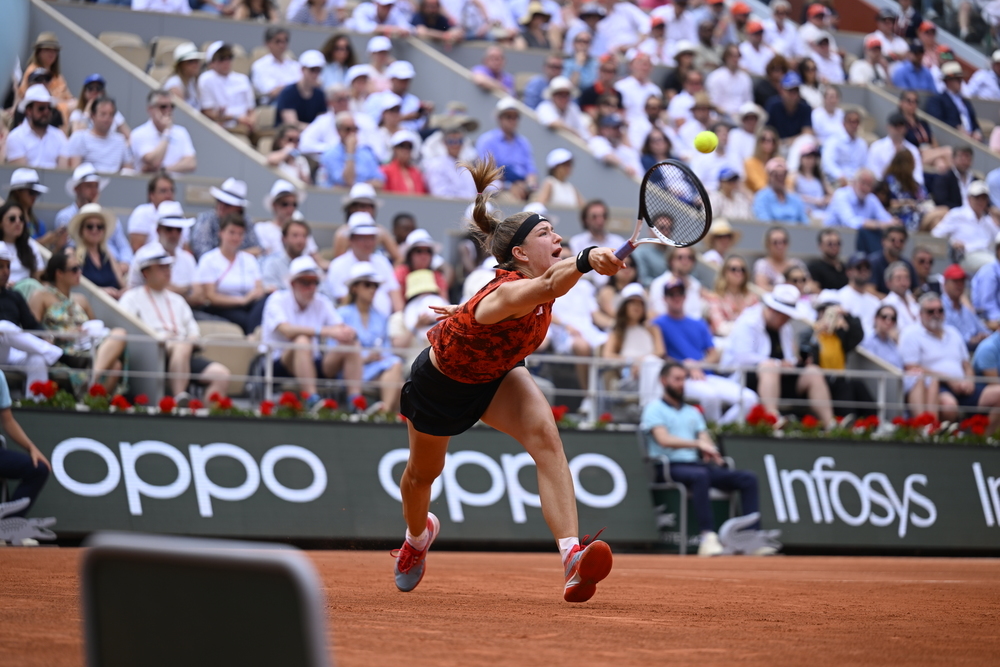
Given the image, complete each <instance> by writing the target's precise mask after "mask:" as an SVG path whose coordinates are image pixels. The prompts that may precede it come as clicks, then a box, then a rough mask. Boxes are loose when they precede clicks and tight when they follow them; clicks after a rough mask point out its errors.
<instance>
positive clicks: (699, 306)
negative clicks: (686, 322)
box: [649, 271, 705, 320]
mask: <svg viewBox="0 0 1000 667" xmlns="http://www.w3.org/2000/svg"><path fill="white" fill-rule="evenodd" d="M673 279H674V274H673V273H671V272H670V271H666V272H664V273H661V274H660V275H659V276H657V277H656V278H653V282H651V283H649V319H653V318H656V317H659V316H660V315H666V314H667V300H666V297H664V296H663V287H664V285H666V284H667V283H668V282H670V281H671V280H673ZM684 283H685V291H684V314H685V315H687V316H688V317H690V318H691V319H693V320H703V319H705V316H704V314H703V313H704V312H705V302H704V300H702V298H701V283H700V282H699V281H698V279H697V278H695V277H694V276H688V277H687V278H686V279H685V280H684Z"/></svg>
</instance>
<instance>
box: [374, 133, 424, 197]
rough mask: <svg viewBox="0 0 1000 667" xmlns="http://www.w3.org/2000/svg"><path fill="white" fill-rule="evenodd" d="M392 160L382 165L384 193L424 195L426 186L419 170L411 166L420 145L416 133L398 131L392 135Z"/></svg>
mask: <svg viewBox="0 0 1000 667" xmlns="http://www.w3.org/2000/svg"><path fill="white" fill-rule="evenodd" d="M390 143H391V144H392V159H391V160H390V161H389V162H388V164H384V165H382V175H383V176H384V177H385V191H386V192H399V193H402V194H411V195H425V194H427V186H426V185H425V184H424V176H423V174H422V173H420V169H419V168H417V166H416V165H414V164H413V154H414V151H415V150H416V148H417V147H418V146H419V144H420V137H419V136H418V135H417V133H416V132H410V131H409V130H399V131H398V132H396V133H395V134H393V135H392V140H391V142H390Z"/></svg>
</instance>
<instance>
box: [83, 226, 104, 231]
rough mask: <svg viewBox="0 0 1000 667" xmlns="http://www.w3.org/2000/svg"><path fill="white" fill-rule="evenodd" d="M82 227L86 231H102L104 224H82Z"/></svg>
mask: <svg viewBox="0 0 1000 667" xmlns="http://www.w3.org/2000/svg"><path fill="white" fill-rule="evenodd" d="M83 228H84V229H86V230H87V231H88V232H93V231H98V232H103V231H104V225H84V226H83Z"/></svg>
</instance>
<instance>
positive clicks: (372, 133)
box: [299, 111, 379, 155]
mask: <svg viewBox="0 0 1000 667" xmlns="http://www.w3.org/2000/svg"><path fill="white" fill-rule="evenodd" d="M353 116H354V122H355V123H356V124H357V126H358V145H359V146H368V147H369V148H370V147H372V146H375V145H376V144H377V143H378V137H379V134H378V129H379V128H378V126H377V125H376V124H375V122H374V121H373V120H372V119H371V117H370V116H369V115H368V114H366V113H355V114H353ZM339 145H340V134H338V133H337V121H336V120H335V114H333V113H332V112H330V111H327V112H326V113H323V114H320V115H318V116H316V118H315V119H314V120H313V122H311V123H309V125H308V126H306V129H304V130H302V134H301V135H300V136H299V150H300V151H302V152H303V153H308V154H310V155H313V154H317V155H322V154H323V153H325V152H326V151H328V150H330V149H331V148H334V147H336V146H339Z"/></svg>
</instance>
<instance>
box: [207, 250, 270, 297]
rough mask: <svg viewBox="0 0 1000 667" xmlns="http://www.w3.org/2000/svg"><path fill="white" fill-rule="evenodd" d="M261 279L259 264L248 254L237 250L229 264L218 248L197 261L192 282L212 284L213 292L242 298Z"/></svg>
mask: <svg viewBox="0 0 1000 667" xmlns="http://www.w3.org/2000/svg"><path fill="white" fill-rule="evenodd" d="M260 279H261V275H260V264H258V263H257V258H256V257H254V256H253V255H251V254H250V253H248V252H244V251H242V250H238V251H237V252H236V258H235V259H234V260H233V261H232V262H230V261H229V260H228V259H226V258H225V256H224V255H223V254H222V251H221V250H219V249H218V248H213V249H212V250H209V251H208V252H206V253H205V254H204V255H202V256H201V259H199V260H198V269H197V270H196V271H195V274H194V281H195V283H197V284H199V285H207V284H209V283H212V284H214V285H215V291H216V292H218V293H219V294H227V295H229V296H244V295H245V294H247V293H248V292H250V291H251V290H252V289H253V288H254V285H255V284H256V283H257V281H258V280H260Z"/></svg>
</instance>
